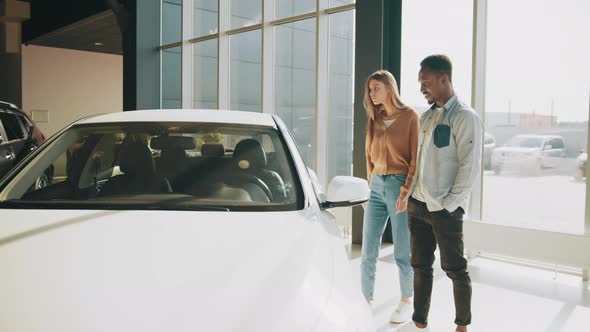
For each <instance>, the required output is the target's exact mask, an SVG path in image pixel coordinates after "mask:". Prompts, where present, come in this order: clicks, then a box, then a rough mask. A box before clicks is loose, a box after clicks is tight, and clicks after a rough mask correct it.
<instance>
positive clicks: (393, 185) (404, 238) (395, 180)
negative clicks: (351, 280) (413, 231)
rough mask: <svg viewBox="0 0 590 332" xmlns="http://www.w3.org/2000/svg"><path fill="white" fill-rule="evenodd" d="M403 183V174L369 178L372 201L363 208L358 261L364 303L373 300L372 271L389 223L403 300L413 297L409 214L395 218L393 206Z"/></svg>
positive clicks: (375, 175) (403, 213) (395, 212)
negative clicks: (361, 237) (360, 257)
mask: <svg viewBox="0 0 590 332" xmlns="http://www.w3.org/2000/svg"><path fill="white" fill-rule="evenodd" d="M405 182H406V175H405V174H390V175H377V174H374V175H373V176H372V177H371V197H370V198H369V201H368V202H367V204H366V206H365V217H364V222H363V246H362V260H361V284H362V289H363V294H364V295H365V298H366V299H367V301H372V300H373V290H374V286H375V269H376V264H377V258H378V256H379V249H380V248H381V238H382V237H383V232H384V231H385V226H386V225H387V220H388V219H390V220H391V226H392V227H391V230H392V233H393V234H392V235H393V242H394V251H393V253H394V257H395V263H396V264H397V267H398V269H399V284H400V289H401V296H402V297H403V298H409V297H412V294H413V285H414V271H413V269H412V266H411V265H410V231H409V229H408V212H407V211H404V212H402V213H400V214H397V209H396V202H397V198H398V197H399V194H400V188H401V187H402V186H403V185H404V184H405Z"/></svg>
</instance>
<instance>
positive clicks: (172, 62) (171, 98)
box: [161, 47, 182, 108]
mask: <svg viewBox="0 0 590 332" xmlns="http://www.w3.org/2000/svg"><path fill="white" fill-rule="evenodd" d="M161 54H162V108H182V91H181V80H182V73H181V71H182V64H181V62H182V49H181V48H180V47H173V48H167V49H164V50H162V53H161Z"/></svg>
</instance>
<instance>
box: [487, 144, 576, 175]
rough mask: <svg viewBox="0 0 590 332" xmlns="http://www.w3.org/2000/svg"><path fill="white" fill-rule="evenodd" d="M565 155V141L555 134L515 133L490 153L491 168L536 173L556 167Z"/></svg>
mask: <svg viewBox="0 0 590 332" xmlns="http://www.w3.org/2000/svg"><path fill="white" fill-rule="evenodd" d="M565 157H566V150H565V143H564V139H563V137H561V136H557V135H516V136H514V137H512V138H511V139H510V140H509V141H508V143H506V145H504V146H502V147H499V148H496V149H495V150H494V152H493V153H492V169H493V170H494V172H495V173H496V174H500V173H502V172H503V171H505V170H514V171H524V172H533V173H537V172H540V171H541V170H543V169H547V168H557V167H559V166H560V165H561V161H563V160H564V158H565Z"/></svg>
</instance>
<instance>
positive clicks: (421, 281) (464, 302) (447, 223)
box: [408, 197, 471, 325]
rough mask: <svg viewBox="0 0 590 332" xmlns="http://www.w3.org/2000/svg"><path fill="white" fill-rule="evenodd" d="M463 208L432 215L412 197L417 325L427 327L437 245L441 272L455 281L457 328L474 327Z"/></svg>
mask: <svg viewBox="0 0 590 332" xmlns="http://www.w3.org/2000/svg"><path fill="white" fill-rule="evenodd" d="M464 213H465V212H464V211H463V209H462V208H459V209H457V211H454V212H453V213H450V212H449V211H447V210H441V211H434V212H430V211H428V209H427V208H426V203H423V202H421V201H418V200H416V199H414V198H413V197H410V199H409V202H408V224H409V228H410V246H411V248H412V260H411V263H412V268H413V269H414V315H413V317H412V319H413V320H414V321H416V322H419V323H422V324H427V323H428V311H429V309H430V298H431V294H432V281H433V269H432V265H433V263H434V251H435V249H436V245H437V244H438V247H439V250H440V261H441V266H442V269H443V270H444V271H445V272H446V274H447V276H448V277H449V278H450V279H451V280H452V281H453V293H454V297H455V324H457V325H469V324H470V323H471V279H470V278H469V272H468V271H467V260H466V259H465V257H464V256H463V214H464Z"/></svg>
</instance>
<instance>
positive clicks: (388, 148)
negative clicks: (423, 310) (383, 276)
mask: <svg viewBox="0 0 590 332" xmlns="http://www.w3.org/2000/svg"><path fill="white" fill-rule="evenodd" d="M364 106H365V109H366V111H367V116H368V126H367V138H366V143H365V146H366V148H365V152H366V158H367V178H368V180H369V183H370V187H371V196H370V198H369V201H368V202H367V203H366V205H365V215H364V223H363V247H362V261H361V281H362V289H363V294H364V295H365V298H366V299H367V301H369V303H371V302H372V301H373V290H374V284H375V269H376V262H377V257H378V256H379V249H380V247H381V238H382V236H383V232H384V231H385V226H386V224H387V220H388V219H390V220H391V226H392V227H391V229H392V233H393V241H394V244H395V246H394V257H395V263H396V264H397V266H398V269H399V280H400V282H399V283H400V289H401V300H400V303H399V304H398V306H397V308H396V309H395V311H394V312H393V314H392V315H391V318H390V321H391V322H393V323H401V322H404V321H407V320H409V319H410V318H411V316H412V311H413V310H412V301H411V297H412V295H413V282H414V281H413V280H414V273H413V270H412V267H411V266H410V231H409V229H408V214H407V212H406V209H407V198H408V197H407V193H408V190H409V189H410V186H411V185H412V178H413V175H414V172H415V169H416V159H417V156H416V154H417V149H418V126H419V118H420V116H419V115H418V113H417V112H416V111H414V110H412V109H411V108H409V107H407V106H405V105H404V104H403V103H402V102H401V100H400V97H399V92H398V88H397V83H396V81H395V78H394V77H393V75H391V73H390V72H388V71H386V70H379V71H376V72H375V73H373V74H372V75H371V76H369V78H368V79H367V83H366V88H365V97H364Z"/></svg>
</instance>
